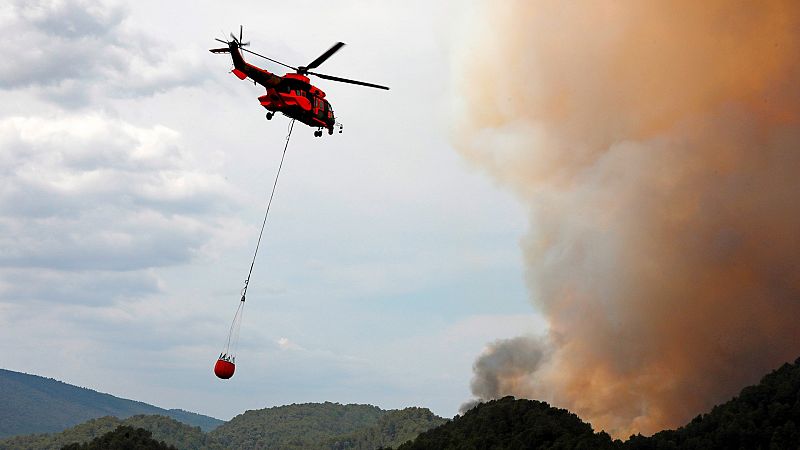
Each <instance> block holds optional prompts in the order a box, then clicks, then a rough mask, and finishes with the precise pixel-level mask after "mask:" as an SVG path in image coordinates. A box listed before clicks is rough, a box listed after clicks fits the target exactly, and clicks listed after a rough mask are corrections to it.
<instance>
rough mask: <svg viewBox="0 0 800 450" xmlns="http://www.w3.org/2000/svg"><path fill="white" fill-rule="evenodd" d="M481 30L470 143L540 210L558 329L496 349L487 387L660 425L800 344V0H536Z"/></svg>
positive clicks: (527, 248)
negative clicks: (540, 339) (543, 336)
mask: <svg viewBox="0 0 800 450" xmlns="http://www.w3.org/2000/svg"><path fill="white" fill-rule="evenodd" d="M469 29H470V31H471V33H470V35H471V36H473V37H474V38H473V39H468V40H467V41H466V42H465V43H464V48H465V49H468V55H467V54H466V53H467V52H465V55H464V57H463V58H461V62H460V64H459V65H458V68H457V73H458V74H459V75H458V83H459V86H458V88H459V90H460V92H463V93H464V95H465V98H464V99H462V100H463V104H461V105H459V106H460V108H459V111H460V113H459V114H460V115H459V117H458V118H457V119H456V125H455V131H456V132H457V133H454V142H455V145H456V146H457V147H458V148H459V150H460V151H461V152H462V153H463V154H464V155H465V156H466V157H467V158H468V159H469V160H471V161H473V162H474V163H475V164H477V165H479V166H481V167H483V168H485V169H486V170H487V171H488V172H489V173H491V174H492V175H493V176H495V177H496V178H497V179H498V180H499V181H500V182H501V183H503V184H505V185H507V186H509V187H510V188H511V189H513V190H514V191H515V192H516V193H517V194H518V195H519V197H520V198H521V199H522V200H523V201H524V202H526V204H528V205H529V206H530V217H531V228H530V232H529V234H528V235H527V236H526V238H525V239H524V242H523V248H524V253H525V259H526V264H527V279H528V280H527V281H528V284H529V287H530V290H531V297H532V301H533V303H534V305H535V306H536V308H537V309H538V310H539V311H541V313H542V314H543V315H544V316H545V317H546V318H547V320H548V322H549V327H550V329H549V335H548V337H547V340H546V343H537V341H535V340H534V341H530V340H528V341H526V340H525V339H522V340H509V341H504V342H497V343H494V344H492V345H491V346H490V347H489V348H488V349H487V351H486V352H485V353H484V354H483V355H481V356H480V358H479V359H478V361H477V362H476V363H475V380H474V382H473V392H474V394H475V396H476V397H478V398H479V399H488V398H494V397H499V396H503V395H509V394H513V395H517V396H521V397H529V398H537V399H541V400H546V401H549V402H551V403H553V404H555V405H557V406H559V407H565V408H569V409H570V410H572V411H574V412H576V413H577V414H579V415H580V416H581V417H582V418H584V419H586V420H589V421H590V422H591V423H592V424H593V425H594V426H595V427H596V428H602V429H605V430H607V431H609V432H610V433H612V434H614V435H616V436H627V435H628V434H630V433H632V432H642V433H645V434H648V433H652V432H655V431H658V430H659V429H662V428H664V427H672V426H677V425H681V424H682V423H684V422H685V421H687V420H689V419H690V418H691V417H693V416H694V415H696V414H698V413H700V412H702V411H705V410H707V409H708V408H709V407H710V406H712V405H713V404H715V403H718V402H720V401H724V400H726V399H728V398H730V397H731V396H732V395H734V394H735V393H736V392H738V390H739V389H741V388H742V387H743V386H745V385H747V384H749V383H752V382H755V381H757V380H758V378H759V377H760V376H761V375H763V374H764V373H765V372H767V371H768V370H770V369H772V368H774V367H776V366H778V365H779V364H781V363H782V362H784V361H788V360H791V359H794V358H796V357H798V356H800V327H799V326H798V325H797V323H798V322H797V317H800V258H798V256H797V255H800V207H798V200H797V198H798V193H800V83H799V82H798V80H800V3H798V2H793V1H763V2H746V3H734V2H729V1H722V0H720V1H717V0H711V1H704V2H694V1H669V2H667V1H664V2H639V1H630V2H621V3H620V2H544V1H543V2H528V1H520V2H508V3H504V5H503V8H502V9H499V8H496V7H495V5H494V4H491V5H487V7H486V8H485V9H484V10H482V11H481V12H480V13H479V14H476V19H475V21H474V23H472V24H471V25H470V27H469ZM545 355H546V357H544V356H545Z"/></svg>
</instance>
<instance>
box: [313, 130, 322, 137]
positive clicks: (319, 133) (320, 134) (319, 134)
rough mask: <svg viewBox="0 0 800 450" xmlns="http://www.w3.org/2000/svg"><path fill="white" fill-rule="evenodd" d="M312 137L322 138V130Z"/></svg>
mask: <svg viewBox="0 0 800 450" xmlns="http://www.w3.org/2000/svg"><path fill="white" fill-rule="evenodd" d="M314 137H322V130H317V131H315V132H314Z"/></svg>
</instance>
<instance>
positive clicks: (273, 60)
mask: <svg viewBox="0 0 800 450" xmlns="http://www.w3.org/2000/svg"><path fill="white" fill-rule="evenodd" d="M214 40H215V41H218V42H222V43H223V44H229V43H228V42H225V41H223V40H222V39H216V38H214ZM239 50H241V51H243V52H247V53H252V54H254V55H256V56H258V57H259V58H264V59H266V60H267V61H272V62H274V63H275V64H280V65H282V66H283V67H288V68H290V69H292V70H297V67H292V66H290V65H288V64H284V63H282V62H280V61H278V60H275V59H272V58H268V57H266V56H264V55H260V54H258V53H256V52H254V51H252V50H248V49H246V48H240V49H239Z"/></svg>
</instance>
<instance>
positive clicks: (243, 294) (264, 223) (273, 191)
mask: <svg viewBox="0 0 800 450" xmlns="http://www.w3.org/2000/svg"><path fill="white" fill-rule="evenodd" d="M293 129H294V119H292V122H291V123H290V124H289V133H288V134H287V135H286V144H285V145H284V146H283V155H281V163H280V164H279V165H278V172H277V173H276V174H275V182H274V183H272V192H271V193H270V194H269V202H267V211H266V212H265V213H264V221H263V222H261V231H260V232H259V233H258V242H257V243H256V251H255V252H254V253H253V261H252V262H251V263H250V271H249V272H247V279H246V280H245V281H244V288H242V301H243V302H244V300H245V297H246V296H247V286H248V285H249V284H250V275H252V274H253V266H255V264H256V256H258V247H259V246H260V245H261V236H262V235H263V234H264V226H266V225H267V216H269V207H270V206H272V197H274V196H275V188H276V187H277V186H278V177H280V176H281V168H282V167H283V159H284V158H286V149H287V148H289V139H290V138H291V137H292V130H293Z"/></svg>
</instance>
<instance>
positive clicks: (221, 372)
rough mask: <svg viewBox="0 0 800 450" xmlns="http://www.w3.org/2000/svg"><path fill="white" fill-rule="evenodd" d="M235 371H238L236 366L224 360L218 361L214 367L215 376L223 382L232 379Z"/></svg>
mask: <svg viewBox="0 0 800 450" xmlns="http://www.w3.org/2000/svg"><path fill="white" fill-rule="evenodd" d="M234 370H236V365H235V364H234V363H232V362H230V361H226V360H224V359H218V360H217V363H216V364H215V365H214V375H216V376H217V377H219V378H222V379H223V380H227V379H228V378H230V377H232V376H233V372H234Z"/></svg>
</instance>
